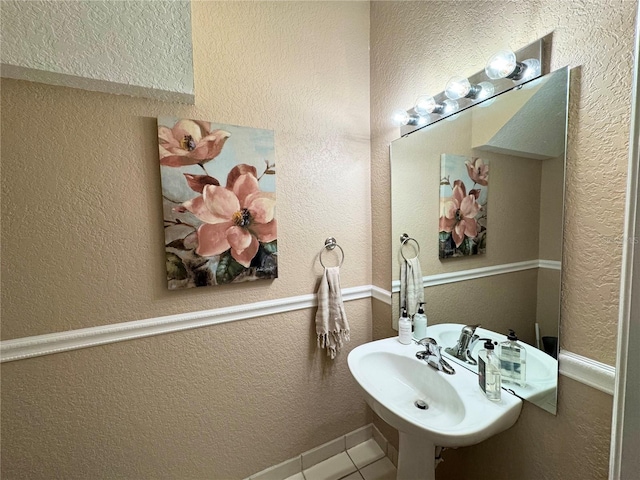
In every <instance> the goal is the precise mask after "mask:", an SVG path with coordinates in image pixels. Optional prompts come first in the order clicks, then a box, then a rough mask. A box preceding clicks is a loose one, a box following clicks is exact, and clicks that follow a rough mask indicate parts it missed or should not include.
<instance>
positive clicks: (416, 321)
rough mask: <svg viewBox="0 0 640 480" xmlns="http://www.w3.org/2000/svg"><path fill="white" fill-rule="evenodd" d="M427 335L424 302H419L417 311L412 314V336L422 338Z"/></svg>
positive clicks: (417, 338)
mask: <svg viewBox="0 0 640 480" xmlns="http://www.w3.org/2000/svg"><path fill="white" fill-rule="evenodd" d="M426 336H427V316H426V315H425V313H424V302H420V303H419V307H418V312H417V313H416V314H415V315H414V316H413V337H414V338H415V339H416V340H422V339H423V338H425V337H426Z"/></svg>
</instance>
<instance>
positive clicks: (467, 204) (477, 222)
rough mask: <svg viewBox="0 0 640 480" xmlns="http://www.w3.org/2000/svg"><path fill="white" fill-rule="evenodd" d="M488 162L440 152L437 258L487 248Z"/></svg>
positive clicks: (474, 252) (478, 251)
mask: <svg viewBox="0 0 640 480" xmlns="http://www.w3.org/2000/svg"><path fill="white" fill-rule="evenodd" d="M488 188H489V164H488V163H487V162H485V161H483V160H482V159H481V158H476V157H474V158H468V157H463V156H460V155H450V154H446V153H443V154H442V155H441V163H440V228H439V230H440V234H439V235H440V242H439V249H438V251H439V256H440V258H450V257H462V256H467V255H478V254H482V253H485V252H486V249H487V193H488Z"/></svg>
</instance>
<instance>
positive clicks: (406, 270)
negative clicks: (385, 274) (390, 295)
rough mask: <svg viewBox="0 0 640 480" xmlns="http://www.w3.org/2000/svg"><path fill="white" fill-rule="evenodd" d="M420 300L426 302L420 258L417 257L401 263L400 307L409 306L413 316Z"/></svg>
mask: <svg viewBox="0 0 640 480" xmlns="http://www.w3.org/2000/svg"><path fill="white" fill-rule="evenodd" d="M420 302H424V287H423V285H422V270H421V269H420V260H418V257H415V258H410V259H409V260H405V261H404V262H402V263H401V264H400V308H401V309H402V307H403V306H405V307H407V313H408V314H409V318H411V317H413V315H414V314H415V313H416V311H417V310H418V304H419V303H420Z"/></svg>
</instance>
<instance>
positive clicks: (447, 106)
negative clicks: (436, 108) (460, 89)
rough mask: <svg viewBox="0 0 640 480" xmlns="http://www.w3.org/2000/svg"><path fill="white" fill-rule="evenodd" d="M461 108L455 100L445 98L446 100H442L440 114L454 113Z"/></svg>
mask: <svg viewBox="0 0 640 480" xmlns="http://www.w3.org/2000/svg"><path fill="white" fill-rule="evenodd" d="M459 108H460V106H459V105H458V102H456V101H455V100H451V99H449V100H445V101H444V102H442V112H440V114H441V115H451V114H452V113H454V112H457V111H458V109H459Z"/></svg>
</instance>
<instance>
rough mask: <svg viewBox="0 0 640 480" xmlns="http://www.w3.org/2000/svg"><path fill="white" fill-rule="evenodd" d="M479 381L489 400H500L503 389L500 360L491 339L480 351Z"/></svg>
mask: <svg viewBox="0 0 640 480" xmlns="http://www.w3.org/2000/svg"><path fill="white" fill-rule="evenodd" d="M478 383H479V384H480V388H481V389H482V391H483V392H484V394H485V395H486V396H487V398H488V399H489V400H491V401H494V402H499V401H500V393H501V391H502V390H501V387H502V382H501V380H500V361H499V360H498V357H497V356H496V354H495V352H494V346H493V342H492V341H491V340H487V341H486V342H485V343H484V349H482V350H480V352H479V353H478Z"/></svg>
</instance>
